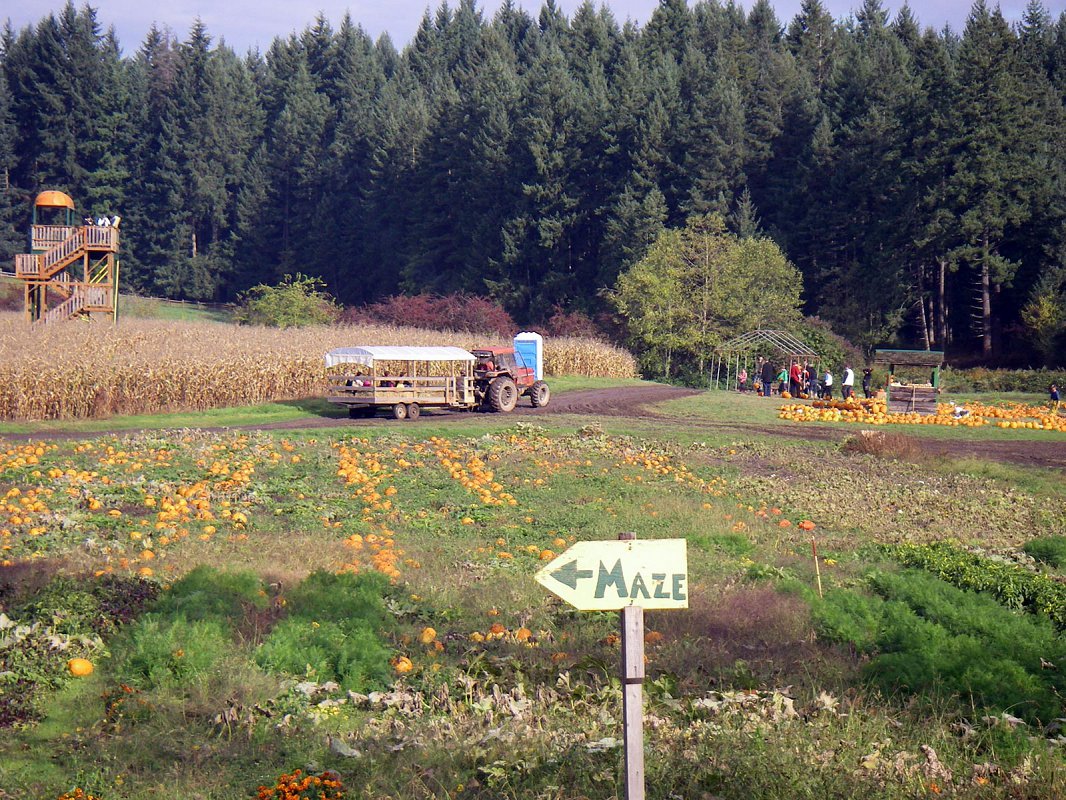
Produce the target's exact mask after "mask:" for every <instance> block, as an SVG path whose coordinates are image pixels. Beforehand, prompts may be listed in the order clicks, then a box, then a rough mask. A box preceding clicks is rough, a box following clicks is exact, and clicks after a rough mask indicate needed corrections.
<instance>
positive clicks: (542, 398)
mask: <svg viewBox="0 0 1066 800" xmlns="http://www.w3.org/2000/svg"><path fill="white" fill-rule="evenodd" d="M551 396H552V391H551V389H549V388H548V384H546V383H545V382H544V381H537V382H536V383H534V384H533V385H532V386H531V387H529V402H530V404H531V405H532V406H533V408H544V406H546V405H548V401H549V400H551Z"/></svg>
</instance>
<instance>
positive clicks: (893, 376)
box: [874, 350, 944, 416]
mask: <svg viewBox="0 0 1066 800" xmlns="http://www.w3.org/2000/svg"><path fill="white" fill-rule="evenodd" d="M874 363H875V364H879V365H887V367H888V385H887V386H886V388H885V403H886V405H887V406H888V413H889V414H910V413H914V414H923V415H927V416H928V415H933V414H936V401H937V395H938V394H939V393H940V367H941V366H942V365H943V364H944V351H943V350H875V351H874ZM927 374H928V381H926V380H923V378H925V377H926V375H927Z"/></svg>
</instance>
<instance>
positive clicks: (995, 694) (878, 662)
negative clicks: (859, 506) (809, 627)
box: [813, 570, 1066, 723]
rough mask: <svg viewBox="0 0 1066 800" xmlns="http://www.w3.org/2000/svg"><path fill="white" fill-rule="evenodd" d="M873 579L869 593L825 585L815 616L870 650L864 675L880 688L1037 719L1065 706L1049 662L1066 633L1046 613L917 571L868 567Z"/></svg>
mask: <svg viewBox="0 0 1066 800" xmlns="http://www.w3.org/2000/svg"><path fill="white" fill-rule="evenodd" d="M867 585H868V586H869V588H870V589H871V590H872V591H873V594H862V593H858V592H853V591H846V590H835V591H831V592H829V593H827V594H826V596H825V599H824V600H822V601H820V602H816V603H815V606H814V612H813V619H814V621H815V624H816V627H817V629H818V631H819V633H820V634H821V635H822V636H823V637H824V638H826V639H830V640H833V641H838V642H844V643H848V644H850V645H852V646H854V647H856V648H857V649H858V650H860V651H861V652H863V653H866V654H867V655H869V656H870V661H869V663H868V665H867V667H866V670H865V674H866V676H867V677H868V678H869V679H870V680H872V681H873V682H874V683H875V684H876V685H877V686H879V687H880V688H881V689H882V690H883V691H885V692H887V693H898V692H904V693H907V694H920V695H925V696H926V697H929V698H932V697H935V696H941V695H945V694H946V695H957V696H959V697H961V698H964V699H965V700H966V702H968V703H972V704H974V705H975V706H977V707H978V708H986V709H992V710H996V711H1010V713H1012V714H1015V715H1017V716H1019V717H1022V718H1024V719H1027V720H1029V721H1031V722H1040V723H1047V722H1050V721H1051V720H1052V719H1054V718H1055V717H1056V716H1059V715H1061V699H1060V698H1061V693H1062V692H1063V691H1064V690H1066V680H1064V679H1063V677H1062V675H1061V674H1060V673H1059V672H1058V671H1057V670H1053V669H1046V668H1045V667H1046V665H1047V664H1057V663H1060V661H1061V660H1062V659H1066V642H1063V640H1062V639H1061V638H1060V637H1059V636H1058V635H1057V634H1056V631H1055V629H1054V627H1053V626H1052V625H1051V624H1050V623H1049V622H1047V621H1043V620H1040V619H1038V618H1034V617H1025V616H1019V615H1018V614H1017V613H1015V612H1012V611H1010V610H1009V609H1006V608H1004V607H1003V606H1001V605H1000V604H999V603H997V602H996V601H995V600H993V599H992V598H990V597H985V596H982V595H980V594H977V593H974V592H969V591H963V590H961V589H958V588H956V587H954V586H951V585H949V584H948V583H946V582H944V581H942V580H939V579H937V578H935V577H933V576H932V575H928V574H926V573H923V572H921V571H918V570H905V571H904V572H902V573H899V574H894V573H887V572H872V573H870V574H869V575H868V576H867Z"/></svg>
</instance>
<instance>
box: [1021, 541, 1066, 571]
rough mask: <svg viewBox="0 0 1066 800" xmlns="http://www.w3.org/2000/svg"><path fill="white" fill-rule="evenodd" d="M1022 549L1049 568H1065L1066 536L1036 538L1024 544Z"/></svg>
mask: <svg viewBox="0 0 1066 800" xmlns="http://www.w3.org/2000/svg"><path fill="white" fill-rule="evenodd" d="M1022 549H1023V550H1024V551H1025V552H1026V553H1028V554H1029V555H1031V556H1032V557H1033V558H1035V559H1036V560H1037V561H1043V562H1044V563H1045V564H1047V565H1048V566H1050V567H1054V568H1055V569H1062V568H1063V567H1066V536H1038V537H1037V538H1035V539H1030V540H1029V541H1028V542H1026V543H1025V545H1024V546H1023V547H1022Z"/></svg>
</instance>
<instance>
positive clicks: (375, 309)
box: [343, 293, 518, 336]
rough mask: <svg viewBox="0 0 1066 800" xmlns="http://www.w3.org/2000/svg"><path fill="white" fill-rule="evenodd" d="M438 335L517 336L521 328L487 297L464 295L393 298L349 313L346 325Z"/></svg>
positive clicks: (422, 295) (426, 295)
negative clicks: (404, 328)
mask: <svg viewBox="0 0 1066 800" xmlns="http://www.w3.org/2000/svg"><path fill="white" fill-rule="evenodd" d="M368 318H369V319H370V320H373V321H375V322H382V323H385V324H387V325H406V326H410V327H415V328H428V329H430V330H437V331H475V332H478V333H497V334H501V335H504V336H513V335H514V334H515V333H516V332H517V331H518V326H517V325H516V324H515V321H514V320H513V319H512V318H511V315H510V314H508V313H507V312H506V311H505V310H504V308H503V306H501V305H499V304H498V303H495V302H493V301H492V300H489V299H488V298H485V297H478V296H476V295H469V294H463V293H456V294H447V295H434V294H416V295H402V294H398V295H393V296H392V297H386V298H385V299H384V300H379V301H378V302H376V303H372V304H371V305H368V306H366V307H364V308H362V309H349V310H347V311H346V312H345V313H344V315H343V321H345V322H365V321H366V320H367V319H368Z"/></svg>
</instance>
